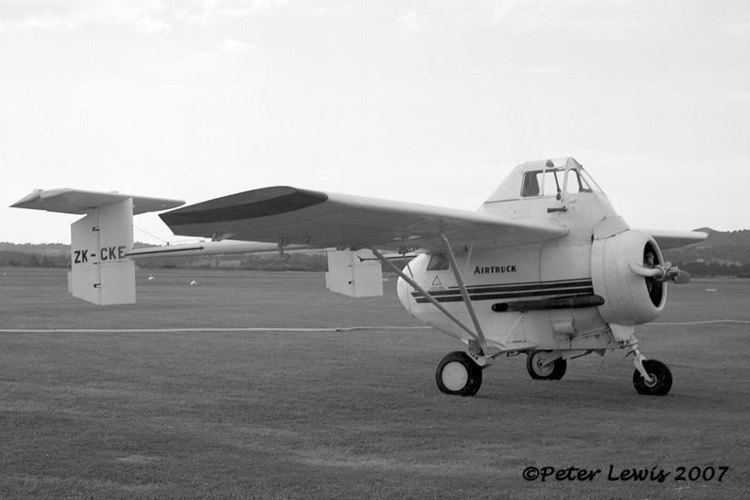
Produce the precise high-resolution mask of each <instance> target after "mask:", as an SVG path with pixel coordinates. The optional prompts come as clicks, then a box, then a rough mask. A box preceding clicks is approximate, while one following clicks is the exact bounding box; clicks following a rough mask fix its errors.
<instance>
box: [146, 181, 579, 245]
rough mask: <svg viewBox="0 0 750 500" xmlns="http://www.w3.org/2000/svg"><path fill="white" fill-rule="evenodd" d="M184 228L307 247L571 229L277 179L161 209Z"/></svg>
mask: <svg viewBox="0 0 750 500" xmlns="http://www.w3.org/2000/svg"><path fill="white" fill-rule="evenodd" d="M160 217H161V218H162V220H163V221H164V222H165V223H166V224H167V225H168V226H169V228H170V229H171V230H172V231H173V232H174V233H175V234H179V235H185V236H202V237H216V236H220V237H224V238H232V239H235V240H245V241H262V242H275V243H279V242H285V243H297V244H305V245H308V246H310V247H319V248H325V247H346V248H352V247H354V248H369V247H379V248H394V249H397V248H404V247H406V248H424V249H427V250H431V249H434V250H437V249H440V248H442V241H441V240H440V233H443V234H445V235H446V237H448V239H449V240H450V241H451V242H452V244H453V245H457V246H459V245H461V246H462V245H477V246H507V245H519V244H524V243H531V242H535V241H543V240H548V239H553V238H558V237H560V236H564V235H565V234H567V232H568V230H567V229H566V228H564V227H561V226H555V225H552V224H544V223H537V222H534V223H531V222H521V221H517V220H510V219H504V218H499V217H496V216H491V215H486V214H481V213H476V212H469V211H466V210H457V209H451V208H443V207H435V206H429V205H419V204H415V203H405V202H399V201H391V200H383V199H378V198H367V197H362V196H352V195H345V194H338V193H325V192H321V191H310V190H305V189H297V188H293V187H288V186H275V187H268V188H262V189H256V190H253V191H246V192H243V193H237V194H233V195H230V196H225V197H222V198H216V199H213V200H209V201H206V202H203V203H198V204H196V205H190V206H187V207H183V208H179V209H177V210H172V211H171V212H167V213H163V214H161V215H160Z"/></svg>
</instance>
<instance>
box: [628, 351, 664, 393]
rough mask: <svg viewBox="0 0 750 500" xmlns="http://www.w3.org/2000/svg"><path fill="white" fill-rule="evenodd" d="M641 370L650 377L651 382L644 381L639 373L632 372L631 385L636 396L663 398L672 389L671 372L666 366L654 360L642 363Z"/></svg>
mask: <svg viewBox="0 0 750 500" xmlns="http://www.w3.org/2000/svg"><path fill="white" fill-rule="evenodd" d="M643 368H644V369H645V370H646V373H648V375H649V376H650V377H651V382H648V381H646V379H645V378H643V375H641V372H639V371H638V370H635V371H634V372H633V385H634V386H635V390H636V391H638V394H643V395H646V396H664V395H665V394H667V393H668V392H669V389H671V388H672V372H671V371H669V368H667V365H665V364H664V363H662V362H661V361H657V360H655V359H647V360H645V361H643Z"/></svg>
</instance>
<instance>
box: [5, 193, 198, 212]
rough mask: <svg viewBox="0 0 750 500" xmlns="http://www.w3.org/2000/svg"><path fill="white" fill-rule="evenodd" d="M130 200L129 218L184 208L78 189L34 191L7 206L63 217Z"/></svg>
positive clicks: (176, 202)
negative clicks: (130, 211) (62, 214)
mask: <svg viewBox="0 0 750 500" xmlns="http://www.w3.org/2000/svg"><path fill="white" fill-rule="evenodd" d="M128 198H132V200H133V215H138V214H143V213H146V212H158V211H161V210H168V209H170V208H175V207H179V206H180V205H184V204H185V202H184V201H182V200H170V199H167V198H149V197H146V196H132V195H129V194H121V193H118V192H116V191H112V192H109V193H105V192H100V191H83V190H80V189H69V188H60V189H46V190H45V189H36V190H34V191H32V192H31V193H29V194H28V195H26V196H24V197H23V198H21V199H20V200H18V201H17V202H15V203H14V204H12V205H11V207H14V208H30V209H34V210H46V211H47V212H60V213H65V214H87V213H89V212H91V211H92V210H95V209H97V208H98V207H103V206H105V205H111V204H113V203H117V202H120V201H124V200H127V199H128Z"/></svg>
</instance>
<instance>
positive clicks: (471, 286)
mask: <svg viewBox="0 0 750 500" xmlns="http://www.w3.org/2000/svg"><path fill="white" fill-rule="evenodd" d="M522 167H523V166H521V167H518V168H517V169H516V171H514V172H513V173H512V174H511V175H510V176H509V177H508V179H506V181H505V182H504V183H503V185H501V187H500V188H499V189H498V191H502V190H503V189H505V190H506V191H509V189H512V186H513V185H514V184H515V185H516V186H520V182H521V177H522V175H523V174H524V169H523V168H522ZM506 184H508V185H509V186H511V188H508V187H507V186H506ZM503 186H506V187H505V188H504V187H503ZM511 192H512V191H511ZM559 198H560V199H558V197H557V196H555V195H551V196H539V197H526V198H520V197H516V199H504V200H495V199H493V198H492V197H491V198H490V199H489V200H488V201H487V202H485V203H484V204H483V205H482V206H481V207H480V208H479V211H480V212H484V213H487V214H497V215H499V216H503V217H505V218H512V219H522V220H534V221H545V222H553V223H555V224H559V225H561V226H564V227H566V228H567V229H568V234H567V235H565V236H563V237H561V238H558V239H554V240H549V241H545V242H541V243H534V244H527V245H523V246H508V247H496V248H484V249H472V248H465V249H463V251H460V250H459V251H456V261H457V264H458V268H459V271H460V272H461V275H462V277H463V280H464V283H465V285H466V288H467V291H468V292H469V295H470V297H471V302H472V305H473V307H474V309H475V312H476V314H477V318H478V320H479V323H480V325H481V327H482V330H483V331H484V335H485V336H486V337H487V340H488V341H489V342H490V343H493V342H494V343H496V344H497V346H498V347H500V348H512V347H513V345H514V344H516V345H522V344H533V345H534V346H536V348H538V349H604V348H607V347H608V346H609V345H610V343H611V341H612V337H611V336H610V335H609V328H608V325H607V322H606V321H605V320H604V319H603V318H602V316H601V315H600V313H599V308H597V307H585V308H567V309H544V310H530V311H524V312H495V311H493V309H492V306H493V305H494V304H504V303H511V302H516V301H524V300H526V301H528V300H543V299H550V298H556V297H574V296H592V295H593V294H594V291H593V284H592V246H593V245H592V242H593V240H594V233H595V230H596V228H597V226H599V227H601V226H602V225H607V224H608V225H610V226H615V227H616V231H624V230H627V226H626V225H625V224H624V222H623V221H622V219H620V218H619V217H618V216H617V214H616V213H615V211H614V209H613V208H612V206H611V204H610V203H609V200H608V199H607V197H606V196H605V195H604V194H603V193H602V192H601V191H600V190H598V188H597V189H595V190H592V191H591V192H577V193H562V196H561V197H559ZM603 221H606V222H603ZM431 259H432V261H433V264H432V265H430V262H431ZM435 264H440V262H438V261H436V260H435V259H433V256H432V255H429V254H425V255H420V256H419V257H416V258H415V259H413V260H412V261H411V262H409V264H408V266H407V267H406V268H405V269H404V273H406V274H408V275H411V276H413V278H414V279H415V281H416V282H417V283H418V284H419V285H420V286H422V287H423V288H424V289H425V290H426V291H428V292H429V293H430V294H431V295H433V296H434V297H435V298H436V299H437V300H438V301H439V302H441V304H442V305H443V306H445V307H446V308H447V309H448V310H449V311H450V312H451V313H453V314H454V315H456V316H457V317H458V318H459V319H461V320H462V321H464V322H465V323H466V324H471V319H470V317H469V314H468V311H467V308H466V305H465V304H464V302H463V301H462V298H461V293H460V290H459V288H458V286H457V283H456V279H455V277H454V274H453V271H452V270H451V269H449V268H448V266H447V265H443V266H440V265H437V266H436V265H435ZM397 289H398V296H399V299H400V301H401V303H402V304H403V305H404V307H406V309H407V310H408V311H409V312H410V313H411V314H412V315H413V316H415V317H416V318H418V319H419V320H421V321H423V322H425V323H427V324H430V325H432V326H434V327H435V328H438V329H439V330H442V331H444V332H446V333H450V334H452V335H454V336H461V337H462V338H466V339H468V337H467V335H466V333H465V332H463V331H462V330H461V328H460V327H458V326H457V325H456V324H455V323H454V322H452V321H451V320H450V319H449V318H447V317H446V316H445V315H444V314H442V313H441V312H440V311H438V309H437V308H436V307H435V306H434V305H433V304H431V303H430V302H429V301H427V300H426V299H425V298H424V297H422V296H421V295H420V294H419V293H418V292H416V291H415V290H414V289H413V288H412V287H411V286H409V285H408V284H407V283H406V282H405V281H404V280H403V279H399V282H398V286H397Z"/></svg>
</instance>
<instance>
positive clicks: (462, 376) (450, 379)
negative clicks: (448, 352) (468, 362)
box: [442, 361, 469, 391]
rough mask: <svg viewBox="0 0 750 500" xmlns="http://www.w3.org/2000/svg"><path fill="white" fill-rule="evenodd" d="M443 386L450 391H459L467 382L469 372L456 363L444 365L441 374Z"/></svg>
mask: <svg viewBox="0 0 750 500" xmlns="http://www.w3.org/2000/svg"><path fill="white" fill-rule="evenodd" d="M442 378H443V384H444V385H445V387H447V388H448V389H449V390H451V391H458V390H461V389H462V388H463V387H464V386H465V385H466V383H467V382H468V380H469V372H468V371H467V370H466V367H465V366H464V365H462V364H461V363H459V362H458V361H452V362H450V363H448V364H447V365H445V367H444V368H443V373H442Z"/></svg>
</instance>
